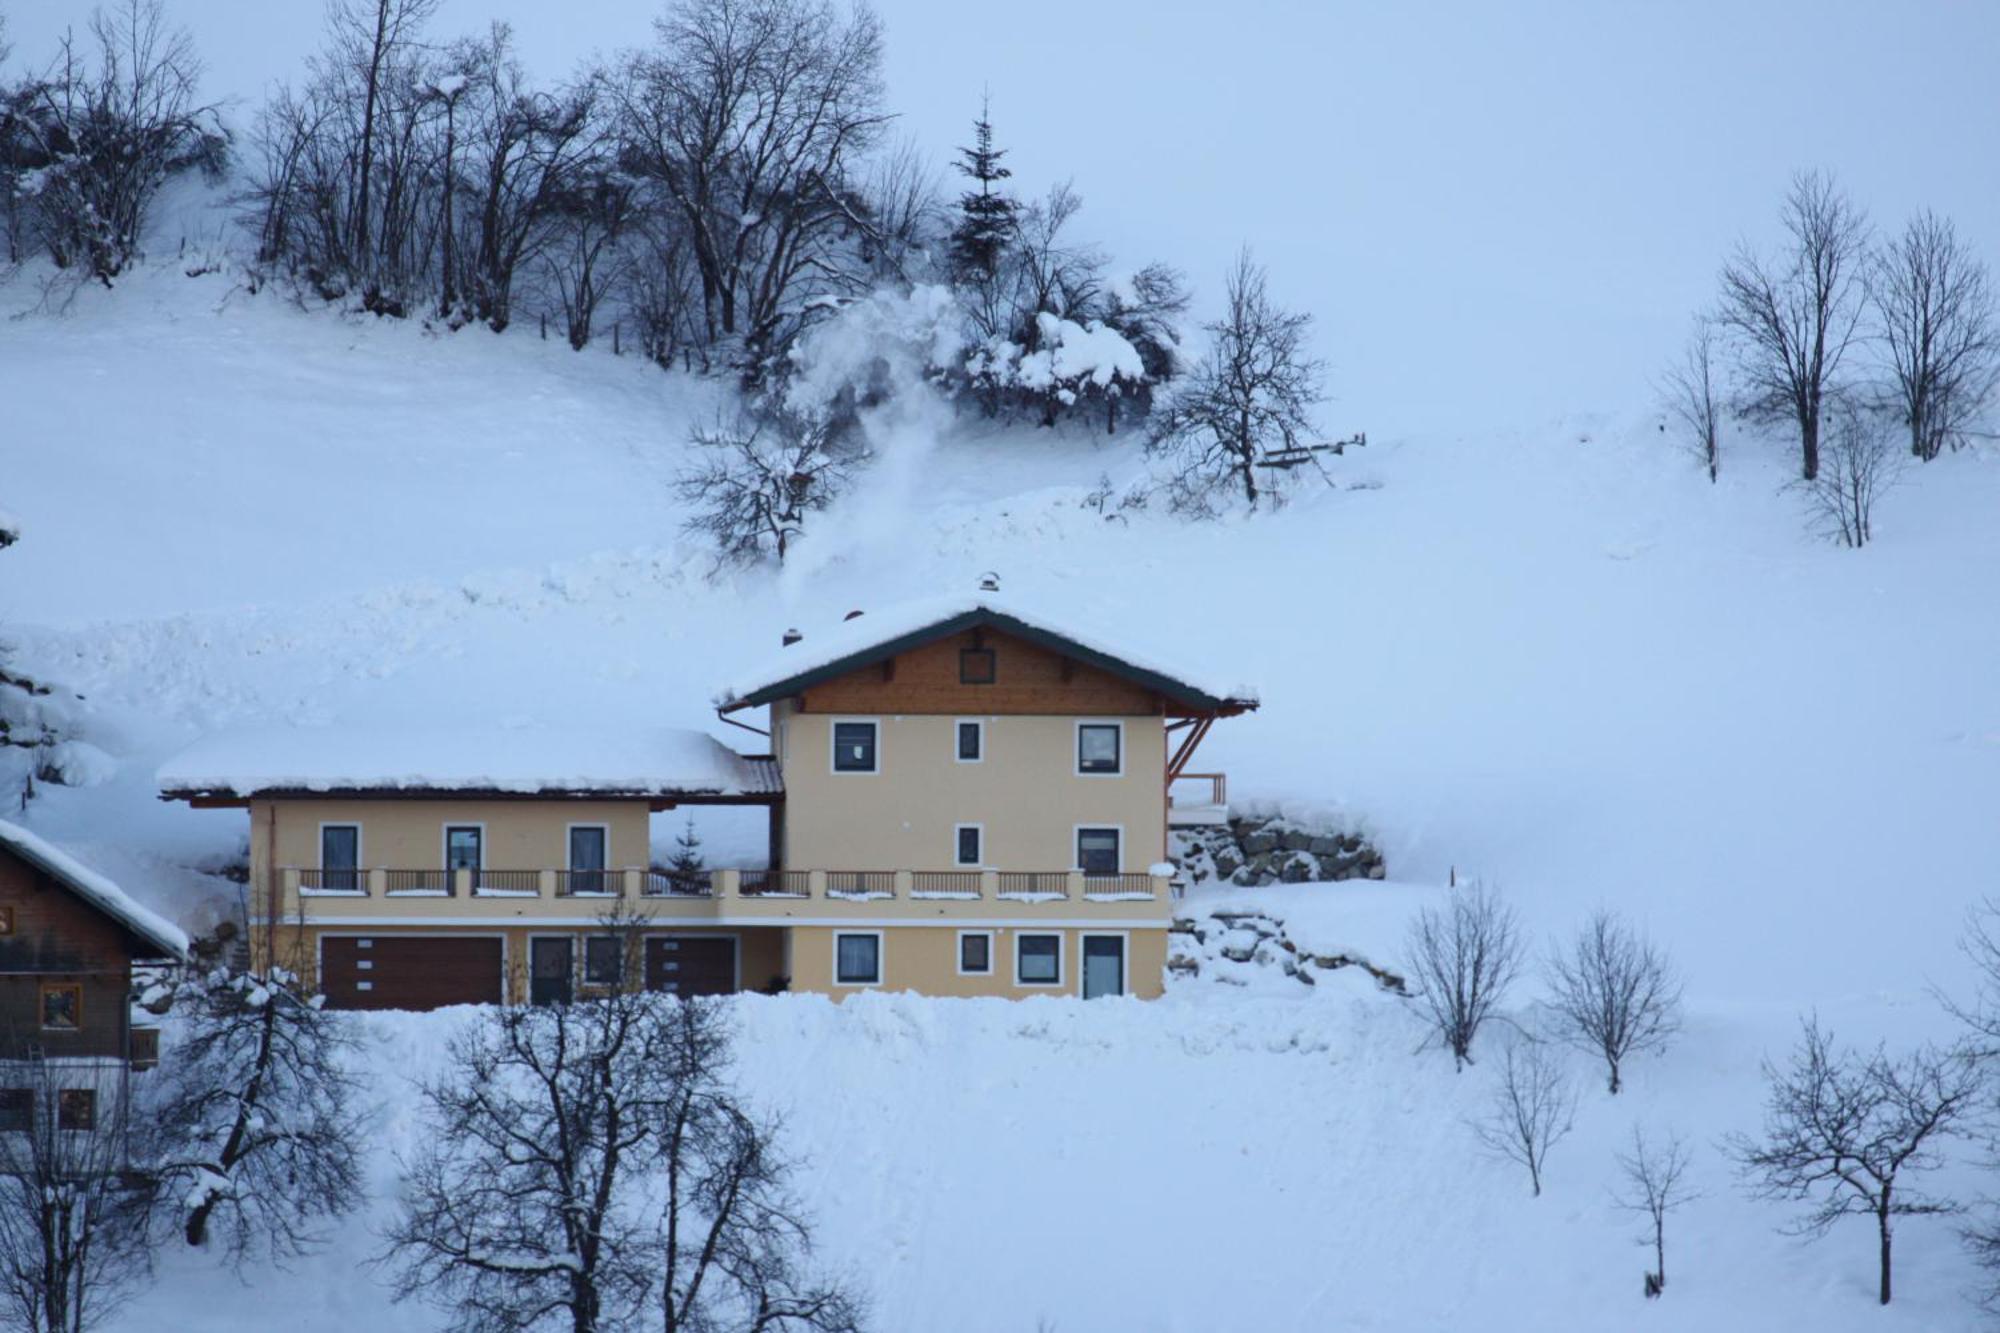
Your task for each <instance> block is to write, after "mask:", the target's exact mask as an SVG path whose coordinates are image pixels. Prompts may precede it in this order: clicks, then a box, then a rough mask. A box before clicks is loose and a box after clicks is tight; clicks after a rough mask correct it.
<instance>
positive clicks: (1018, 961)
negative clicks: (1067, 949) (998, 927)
mask: <svg viewBox="0 0 2000 1333" xmlns="http://www.w3.org/2000/svg"><path fill="white" fill-rule="evenodd" d="M1014 984H1015V985H1016V986H1060V985H1062V936H1061V935H1060V934H1058V933H1056V932H1055V931H1038V930H1021V931H1016V932H1015V933H1014Z"/></svg>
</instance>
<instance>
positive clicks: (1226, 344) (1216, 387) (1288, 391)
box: [1149, 250, 1325, 514]
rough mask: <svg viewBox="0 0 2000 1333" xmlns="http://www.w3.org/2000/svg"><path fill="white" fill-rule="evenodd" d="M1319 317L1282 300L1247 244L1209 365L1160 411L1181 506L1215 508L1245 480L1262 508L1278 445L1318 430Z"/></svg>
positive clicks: (1157, 424)
mask: <svg viewBox="0 0 2000 1333" xmlns="http://www.w3.org/2000/svg"><path fill="white" fill-rule="evenodd" d="M1311 326H1312V316H1311V315H1308V314H1304V313H1302V312H1292V311H1287V310H1283V309H1281V308H1279V307H1278V306H1277V305H1275V304H1273V302H1272V301H1271V299H1270V296H1269V294H1268V292H1267V291H1266V289H1265V274H1264V270H1263V268H1262V267H1261V266H1260V265H1258V264H1257V263H1256V262H1255V261H1254V260H1252V259H1251V257H1250V252H1249V251H1248V250H1244V251H1241V252H1239V253H1238V255H1237V256H1236V264H1235V266H1234V267H1233V268H1232V269H1231V270H1230V272H1229V280H1228V288H1227V301H1226V306H1225V310H1224V313H1223V317H1222V318H1221V319H1219V320H1217V321H1215V322H1213V323H1211V324H1209V325H1207V330H1208V335H1209V347H1208V350H1207V352H1206V353H1205V354H1204V355H1203V357H1202V359H1201V361H1200V363H1199V364H1198V365H1197V366H1196V367H1195V368H1194V370H1193V371H1192V372H1191V373H1190V374H1189V376H1188V377H1187V379H1186V380H1185V381H1184V382H1183V383H1182V384H1181V385H1180V386H1179V388H1178V389H1177V391H1176V392H1174V393H1173V394H1172V395H1171V396H1170V397H1169V398H1168V400H1167V401H1166V403H1165V404H1164V405H1163V406H1162V407H1161V408H1160V409H1159V410H1157V411H1156V412H1155V413H1154V416H1153V425H1152V433H1151V438H1150V441H1149V447H1150V448H1151V449H1153V450H1155V451H1157V452H1164V453H1167V454H1169V455H1171V456H1172V457H1173V458H1174V459H1175V461H1176V467H1177V471H1176V473H1175V477H1174V482H1173V487H1172V491H1173V503H1174V507H1175V508H1176V509H1178V510H1180V511H1181V512H1184V513H1192V514H1207V513H1210V512H1213V503H1214V500H1215V498H1216V497H1217V496H1218V495H1219V494H1220V493H1222V492H1223V491H1224V490H1225V489H1228V488H1231V487H1235V488H1240V489H1241V491H1242V492H1243V498H1244V499H1245V501H1247V502H1248V503H1249V504H1250V505H1251V506H1252V507H1253V508H1254V507H1255V506H1256V504H1257V501H1258V499H1259V497H1260V495H1262V494H1263V493H1264V492H1263V491H1261V490H1260V489H1259V487H1258V483H1257V467H1258V464H1259V462H1260V461H1261V457H1262V455H1263V454H1264V452H1265V451H1266V450H1268V449H1271V448H1273V447H1274V446H1275V447H1283V448H1291V447H1293V446H1296V445H1297V444H1298V443H1299V442H1300V440H1301V438H1302V437H1303V436H1305V435H1307V434H1308V433H1310V432H1311V430H1312V429H1313V425H1312V416H1311V413H1312V408H1313V406H1314V404H1316V403H1318V402H1319V401H1320V399H1321V397H1322V393H1321V384H1322V381H1323V379H1324V376H1325V366H1324V363H1322V362H1321V361H1319V360H1317V359H1316V358H1314V357H1313V356H1311V355H1310V354H1309V353H1308V352H1307V350H1306V338H1307V334H1308V331H1309V330H1310V328H1311Z"/></svg>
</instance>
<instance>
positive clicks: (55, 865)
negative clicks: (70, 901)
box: [0, 819, 188, 958]
mask: <svg viewBox="0 0 2000 1333" xmlns="http://www.w3.org/2000/svg"><path fill="white" fill-rule="evenodd" d="M0 848H6V849H7V850H9V851H11V852H13V853H14V854H15V855H16V856H18V857H20V858H21V859H22V860H23V861H26V862H27V863H28V864H29V865H32V866H34V867H36V868H37V869H39V870H40V871H41V872H42V873H43V874H45V875H48V876H49V877H50V878H51V879H53V880H55V881H56V882H57V883H58V884H61V885H62V886H63V887H64V888H66V889H68V890H69V891H70V892H72V893H74V894H75V895H76V896H77V897H79V898H81V899H83V900H84V901H85V902H87V903H89V904H90V905H91V906H92V907H95V908H96V909H97V910H98V911H100V912H102V913H104V914H105V915H106V916H108V917H110V918H111V919H112V920H114V921H116V922H118V923H119V924H120V925H122V926H124V927H125V928H126V929H127V930H129V931H131V932H132V933H133V934H134V935H137V936H139V938H141V939H143V940H146V941H147V942H149V943H151V944H152V945H154V946H155V947H156V948H158V949H159V950H160V952H161V953H163V954H166V955H168V956H170V957H174V958H185V957H187V952H188V937H187V932H186V931H184V930H182V929H181V928H180V927H179V926H177V925H175V924H174V923H173V922H171V921H169V920H167V919H166V918H165V917H163V916H160V915H159V914H158V913H156V912H153V911H151V910H150V909H148V908H145V907H141V906H140V905H139V904H138V903H137V902H135V901H133V899H132V896H131V895H130V894H128V893H126V892H125V890H123V889H121V888H119V887H118V886H117V885H116V884H113V883H112V882H111V881H110V880H108V879H106V878H105V877H104V876H102V875H100V874H98V873H97V872H96V871H95V870H92V869H91V868H90V867H89V866H87V865H85V864H84V863H83V862H81V861H79V860H77V859H76V858H75V857H73V856H71V855H70V854H69V853H68V852H65V851H63V850H62V849H61V848H60V847H57V846H56V845H55V844H54V843H52V842H49V841H48V840H47V839H45V838H41V837H38V836H37V835H35V834H33V833H30V832H28V830H26V829H24V828H22V827H21V826H20V825H19V824H10V823H8V822H7V821H6V820H4V819H0Z"/></svg>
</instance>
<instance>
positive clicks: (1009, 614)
mask: <svg viewBox="0 0 2000 1333" xmlns="http://www.w3.org/2000/svg"><path fill="white" fill-rule="evenodd" d="M983 625H990V626H993V627H994V628H996V629H999V630H1002V631H1005V632H1007V633H1011V634H1014V635H1017V636H1019V637H1021V638H1024V639H1027V640H1029V641H1031V642H1035V643H1040V644H1042V645H1043V646H1045V647H1050V648H1054V649H1055V650H1057V651H1059V652H1063V653H1066V654H1068V655H1070V656H1072V657H1075V658H1077V659H1078V660H1080V661H1083V662H1087V663H1089V664H1090V665H1092V666H1096V667H1100V668H1102V669H1103V670H1106V671H1109V672H1111V673H1113V674H1114V675H1119V676H1124V677H1126V678H1128V679H1135V680H1139V681H1142V682H1144V683H1145V684H1147V685H1148V686H1150V687H1152V688H1154V689H1158V690H1160V691H1161V692H1163V693H1165V694H1167V695H1169V696H1171V697H1173V698H1175V699H1177V700H1179V701H1181V702H1183V703H1186V704H1188V705H1191V706H1194V707H1197V708H1201V709H1213V710H1215V711H1218V712H1242V711H1243V710H1245V709H1250V708H1255V707H1256V706H1257V692H1256V691H1255V690H1254V689H1252V688H1250V687H1248V686H1246V685H1242V684H1240V683H1235V682H1229V681H1223V680H1220V679H1217V678H1214V677H1209V676H1203V675H1199V674H1196V673H1193V672H1189V671H1186V670H1183V669H1181V668H1179V667H1175V666H1171V665H1168V664H1166V663H1163V662H1161V661H1159V660H1157V659H1155V658H1153V657H1151V656H1150V655H1144V654H1140V653H1136V652H1133V651H1132V650H1131V649H1129V648H1127V647H1124V646H1122V645H1121V646H1113V645H1111V644H1109V643H1106V642H1104V641H1103V640H1101V639H1100V638H1099V637H1098V636H1096V635H1095V634H1093V633H1092V632H1091V631H1088V630H1084V629H1081V628H1079V627H1077V626H1076V625H1074V624H1067V623H1065V622H1063V621H1062V620H1060V619H1058V618H1056V617H1053V616H1050V615H1048V614H1046V613H1044V612H1042V611H1040V610H1037V609H1030V608H1028V607H1025V606H1023V605H1022V604H1021V603H1020V602H1018V601H1016V600H1014V599H1012V598H1008V597H1003V596H1002V595H1001V594H999V593H997V592H987V591H981V592H976V593H970V594H966V595H962V596H944V597H928V598H922V599H920V600H917V601H910V602H903V603H899V604H897V605H894V606H889V607H884V608H883V609H881V610H877V611H868V612H867V613H866V614H864V615H860V616H856V617H854V618H852V619H849V620H845V621H842V622H840V623H839V624H837V625H834V626H831V627H829V628H827V629H824V630H820V631H816V632H812V633H808V634H806V636H805V637H804V638H803V639H801V640H800V641H799V642H797V643H794V644H791V645H789V646H788V647H785V648H781V649H779V650H778V651H777V652H776V653H775V654H773V655H772V656H771V657H770V658H769V659H767V660H766V661H764V662H763V663H762V664H760V665H759V666H758V667H756V668H755V669H754V670H751V671H747V672H745V673H744V674H743V675H742V676H740V677H738V678H737V680H736V681H735V682H734V683H733V684H731V685H729V686H728V687H727V688H725V689H722V690H720V691H718V692H717V693H716V695H715V706H716V707H717V708H719V709H722V710H723V711H724V712H728V711H731V710H733V709H737V708H749V707H754V706H756V705H759V704H766V703H769V702H771V701H772V700H773V699H776V698H782V697H783V696H785V695H787V694H792V693H795V692H796V691H797V690H798V689H800V688H802V687H804V686H805V685H808V684H811V683H814V682H815V681H819V680H825V679H829V678H831V677H833V676H837V675H841V674H843V673H845V672H848V671H853V670H856V669H858V668H860V667H864V666H867V665H869V664H870V663H873V662H877V661H880V660H881V659H883V658H885V657H891V656H894V655H895V654H896V653H899V652H903V651H906V650H907V649H909V648H911V647H915V646H917V645H918V644H922V643H927V642H930V641H932V640H934V639H939V638H942V637H944V636H945V635H947V634H956V633H958V632H959V631H961V630H964V629H970V628H973V627H975V626H983Z"/></svg>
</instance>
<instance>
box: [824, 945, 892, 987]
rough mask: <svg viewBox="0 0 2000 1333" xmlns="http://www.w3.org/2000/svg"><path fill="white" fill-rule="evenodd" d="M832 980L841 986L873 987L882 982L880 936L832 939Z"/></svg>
mask: <svg viewBox="0 0 2000 1333" xmlns="http://www.w3.org/2000/svg"><path fill="white" fill-rule="evenodd" d="M833 954H834V970H833V979H834V980H835V981H837V982H839V983H840V984H841V985H843V986H875V985H880V984H881V981H882V937H881V936H880V935H836V936H834V937H833Z"/></svg>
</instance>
